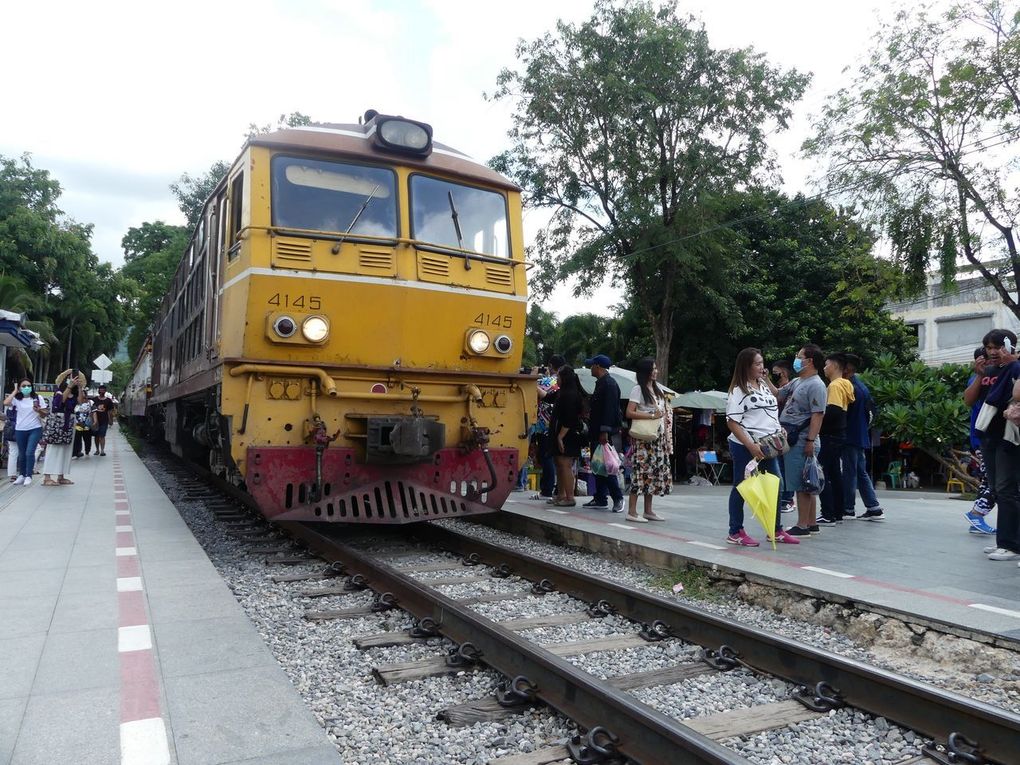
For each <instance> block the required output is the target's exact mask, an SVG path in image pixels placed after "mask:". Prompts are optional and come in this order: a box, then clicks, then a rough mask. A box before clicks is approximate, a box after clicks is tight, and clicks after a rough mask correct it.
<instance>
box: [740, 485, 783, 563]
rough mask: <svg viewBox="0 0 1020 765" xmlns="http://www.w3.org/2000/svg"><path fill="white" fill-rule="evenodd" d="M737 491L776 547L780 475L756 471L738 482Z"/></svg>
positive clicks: (773, 546) (773, 547)
mask: <svg viewBox="0 0 1020 765" xmlns="http://www.w3.org/2000/svg"><path fill="white" fill-rule="evenodd" d="M737 491H738V492H740V496H741V497H743V498H744V501H745V502H747V506H748V507H749V508H751V514H752V515H753V516H754V517H755V518H757V519H758V522H759V523H760V524H761V526H762V528H763V529H764V530H765V536H766V537H768V539H769V541H770V542H772V549H773V550H774V549H776V505H777V504H778V503H779V476H777V475H772V473H768V472H761V471H755V472H754V473H752V474H751V475H750V476H749V477H747V478H745V479H744V480H743V481H741V482H740V483H739V484H737Z"/></svg>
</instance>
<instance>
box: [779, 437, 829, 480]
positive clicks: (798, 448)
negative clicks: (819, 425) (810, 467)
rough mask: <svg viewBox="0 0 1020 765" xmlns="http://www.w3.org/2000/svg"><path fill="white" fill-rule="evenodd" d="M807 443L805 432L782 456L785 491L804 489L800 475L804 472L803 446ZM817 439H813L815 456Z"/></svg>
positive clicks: (816, 453)
mask: <svg viewBox="0 0 1020 765" xmlns="http://www.w3.org/2000/svg"><path fill="white" fill-rule="evenodd" d="M806 444H807V434H806V433H805V434H804V435H802V436H801V437H800V438H799V439H798V440H797V443H796V444H794V445H793V446H792V447H790V451H788V452H787V453H786V456H784V457H783V470H784V474H783V479H784V480H785V482H786V490H787V491H804V482H803V481H802V476H803V473H804V461H805V460H804V446H805V445H806ZM819 451H820V449H819V448H818V439H815V456H816V457H817V456H818V453H819Z"/></svg>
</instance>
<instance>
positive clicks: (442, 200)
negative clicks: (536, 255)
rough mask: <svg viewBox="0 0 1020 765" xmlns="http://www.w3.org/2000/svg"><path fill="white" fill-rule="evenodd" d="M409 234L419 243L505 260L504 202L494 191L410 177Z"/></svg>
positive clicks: (505, 213)
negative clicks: (493, 256)
mask: <svg viewBox="0 0 1020 765" xmlns="http://www.w3.org/2000/svg"><path fill="white" fill-rule="evenodd" d="M411 235H412V236H413V237H414V238H415V239H417V240H418V241H420V242H428V243H430V244H437V245H440V246H445V247H456V248H458V249H462V250H471V251H473V252H479V253H482V254H485V255H495V256H496V257H500V258H507V257H509V256H510V253H509V246H508V241H509V232H508V228H507V211H506V199H505V198H504V196H503V195H502V194H498V193H496V192H495V191H486V190H485V189H479V188H475V187H474V186H463V185H461V184H459V183H451V182H450V181H444V180H440V179H439V178H430V177H429V176H427V175H413V176H411Z"/></svg>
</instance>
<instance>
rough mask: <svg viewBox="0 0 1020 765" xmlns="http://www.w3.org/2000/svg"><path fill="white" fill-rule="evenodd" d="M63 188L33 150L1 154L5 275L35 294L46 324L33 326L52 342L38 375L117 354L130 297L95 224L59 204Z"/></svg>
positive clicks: (1, 269) (0, 247) (0, 260)
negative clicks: (97, 239) (103, 251)
mask: <svg viewBox="0 0 1020 765" xmlns="http://www.w3.org/2000/svg"><path fill="white" fill-rule="evenodd" d="M60 193H61V189H60V184H59V183H57V181H56V180H54V179H53V178H51V177H50V175H49V173H48V172H47V171H46V170H42V169H38V168H36V167H34V166H33V165H32V162H31V159H30V157H29V156H28V155H24V156H22V157H20V158H19V159H10V158H6V157H0V273H2V274H3V275H5V276H7V277H10V278H12V279H14V280H16V281H17V282H18V283H19V284H22V285H24V291H25V292H27V293H28V294H29V295H31V296H32V297H33V298H34V300H33V306H32V308H31V312H32V317H33V319H34V320H36V321H39V322H40V324H39V325H36V326H35V327H31V325H30V327H31V328H35V329H36V331H39V332H40V334H42V335H43V340H44V342H46V343H47V344H46V346H45V347H44V348H43V349H42V350H41V351H40V352H39V353H38V354H37V357H36V361H37V362H39V363H38V364H36V365H34V366H35V367H36V368H35V370H34V372H35V376H36V379H39V380H46V379H49V378H50V377H52V375H53V374H54V373H55V371H58V370H59V369H64V368H65V367H67V366H84V365H85V364H87V363H88V360H89V359H91V358H92V357H93V356H94V355H98V354H99V353H100V352H112V351H113V350H114V349H115V348H116V346H117V344H118V343H119V342H120V339H121V337H122V335H123V332H124V329H125V321H126V313H125V308H126V304H127V300H128V299H129V297H130V294H131V288H130V285H129V284H128V283H126V282H124V281H123V280H121V279H120V278H119V277H118V276H117V274H115V273H114V272H113V270H112V268H111V267H110V266H109V264H100V263H99V259H98V258H97V257H96V255H95V254H94V253H93V252H92V247H91V236H92V226H91V225H86V224H81V223H77V222H75V221H73V220H70V219H68V218H67V217H66V216H65V215H64V214H63V212H62V211H61V210H60V209H59V208H58V207H57V202H58V200H59V197H60Z"/></svg>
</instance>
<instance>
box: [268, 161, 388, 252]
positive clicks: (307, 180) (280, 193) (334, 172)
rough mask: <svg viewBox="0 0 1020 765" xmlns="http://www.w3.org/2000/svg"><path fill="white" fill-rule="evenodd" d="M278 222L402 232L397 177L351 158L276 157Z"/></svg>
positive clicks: (318, 227) (339, 230)
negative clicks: (398, 213) (349, 161)
mask: <svg viewBox="0 0 1020 765" xmlns="http://www.w3.org/2000/svg"><path fill="white" fill-rule="evenodd" d="M272 176H273V189H272V207H273V225H274V226H280V227H281V228H296V229H305V230H310V231H331V232H337V233H345V232H348V231H349V232H350V233H352V234H361V235H362V236H376V237H395V236H396V235H397V194H396V175H395V174H394V173H393V171H392V170H388V169H385V168H380V167H368V166H365V165H353V164H350V163H347V162H327V161H324V160H316V159H303V158H299V157H287V156H276V157H273V164H272Z"/></svg>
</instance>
